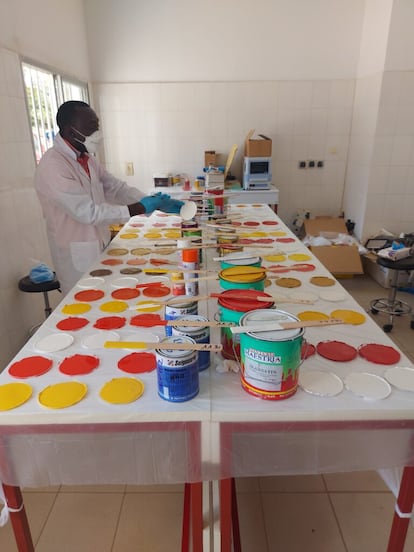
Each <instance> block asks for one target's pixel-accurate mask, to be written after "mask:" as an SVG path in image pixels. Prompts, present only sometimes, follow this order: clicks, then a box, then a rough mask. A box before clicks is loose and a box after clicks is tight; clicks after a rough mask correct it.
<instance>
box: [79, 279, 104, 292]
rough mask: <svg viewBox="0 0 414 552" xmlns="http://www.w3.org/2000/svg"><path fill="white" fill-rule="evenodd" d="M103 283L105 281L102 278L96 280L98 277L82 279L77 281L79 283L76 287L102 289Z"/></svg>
mask: <svg viewBox="0 0 414 552" xmlns="http://www.w3.org/2000/svg"><path fill="white" fill-rule="evenodd" d="M104 283H105V280H104V279H103V278H98V277H94V278H83V279H82V280H79V282H78V283H77V286H79V287H81V288H86V289H89V288H90V289H92V288H95V287H102V286H103V285H104Z"/></svg>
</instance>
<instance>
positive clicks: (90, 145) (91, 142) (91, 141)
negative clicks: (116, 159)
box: [72, 127, 102, 153]
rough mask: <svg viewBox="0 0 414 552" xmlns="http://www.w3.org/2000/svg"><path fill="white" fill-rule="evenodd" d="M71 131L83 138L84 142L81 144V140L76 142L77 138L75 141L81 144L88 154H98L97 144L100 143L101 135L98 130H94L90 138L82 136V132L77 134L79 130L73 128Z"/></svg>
mask: <svg viewBox="0 0 414 552" xmlns="http://www.w3.org/2000/svg"><path fill="white" fill-rule="evenodd" d="M72 128H73V127H72ZM73 130H75V131H76V132H77V133H78V134H80V135H81V136H83V137H84V138H85V141H84V142H82V141H81V140H78V139H77V138H75V140H76V141H77V142H80V143H81V144H83V145H84V146H85V148H86V151H87V152H88V153H97V152H98V147H99V144H100V142H101V141H102V133H101V131H100V130H95V132H92V134H91V135H90V136H85V135H84V134H82V132H79V130H76V128H73Z"/></svg>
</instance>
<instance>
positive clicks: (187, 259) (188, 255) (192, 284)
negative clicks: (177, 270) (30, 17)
mask: <svg viewBox="0 0 414 552" xmlns="http://www.w3.org/2000/svg"><path fill="white" fill-rule="evenodd" d="M182 259H183V260H182V263H181V265H182V267H183V269H184V270H198V268H199V266H200V265H199V263H198V250H197V249H184V250H183V254H182ZM195 278H198V275H197V273H195V272H185V273H184V280H194V279H195ZM185 294H186V295H189V296H191V297H193V296H194V295H198V282H197V281H186V282H185Z"/></svg>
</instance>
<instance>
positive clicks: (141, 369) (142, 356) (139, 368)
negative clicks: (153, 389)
mask: <svg viewBox="0 0 414 552" xmlns="http://www.w3.org/2000/svg"><path fill="white" fill-rule="evenodd" d="M156 367H157V361H156V359H155V355H154V354H153V353H131V354H130V355H127V356H125V357H123V358H121V359H120V360H119V361H118V368H119V369H120V370H122V371H123V372H127V373H128V374H143V373H145V372H152V371H153V370H155V368H156Z"/></svg>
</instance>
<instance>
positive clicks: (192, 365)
mask: <svg viewBox="0 0 414 552" xmlns="http://www.w3.org/2000/svg"><path fill="white" fill-rule="evenodd" d="M168 343H190V344H194V343H195V341H194V339H191V337H186V336H178V335H177V336H172V337H166V338H165V339H163V340H162V341H161V343H160V348H159V349H156V350H155V357H156V359H157V379H158V395H159V396H160V397H161V398H162V399H164V400H165V401H170V402H184V401H189V400H190V399H192V398H194V397H195V396H196V395H197V394H198V392H199V389H200V386H199V378H198V352H197V351H192V350H188V349H181V350H180V349H168Z"/></svg>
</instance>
